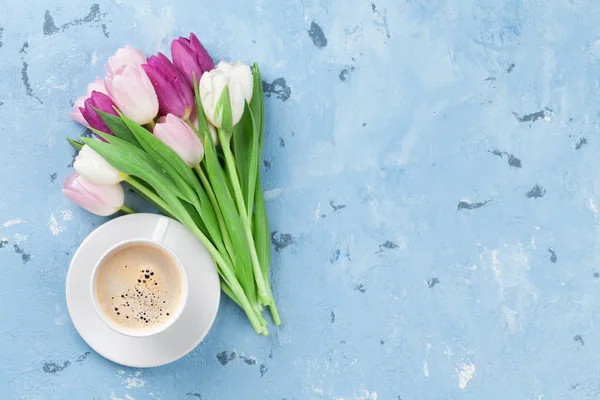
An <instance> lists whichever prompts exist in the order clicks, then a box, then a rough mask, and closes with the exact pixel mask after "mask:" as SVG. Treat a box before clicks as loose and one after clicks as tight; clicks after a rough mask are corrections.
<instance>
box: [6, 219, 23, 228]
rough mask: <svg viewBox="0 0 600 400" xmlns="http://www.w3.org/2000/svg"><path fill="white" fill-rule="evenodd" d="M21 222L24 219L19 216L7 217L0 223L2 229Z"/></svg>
mask: <svg viewBox="0 0 600 400" xmlns="http://www.w3.org/2000/svg"><path fill="white" fill-rule="evenodd" d="M23 222H25V221H23V220H22V219H21V218H15V219H9V220H8V221H5V222H4V223H3V224H2V229H5V228H10V227H11V226H13V225H18V224H22V223H23Z"/></svg>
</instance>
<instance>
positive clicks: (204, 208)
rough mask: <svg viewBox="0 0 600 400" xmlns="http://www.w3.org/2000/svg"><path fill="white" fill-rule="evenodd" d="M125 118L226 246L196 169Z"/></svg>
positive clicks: (218, 242)
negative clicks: (192, 168)
mask: <svg viewBox="0 0 600 400" xmlns="http://www.w3.org/2000/svg"><path fill="white" fill-rule="evenodd" d="M121 118H122V119H123V121H124V122H125V124H126V125H127V127H128V128H129V130H130V131H131V133H132V134H133V135H134V136H135V139H136V140H137V141H138V143H140V145H141V146H142V148H143V149H144V150H146V152H147V153H148V154H149V155H150V157H152V158H153V160H154V161H155V162H156V163H157V164H158V165H159V166H160V167H161V168H162V169H163V170H165V171H166V173H167V174H168V175H169V176H170V177H171V179H173V181H174V182H175V184H176V185H177V186H178V187H179V188H180V189H181V191H182V193H184V195H185V196H186V200H187V201H188V202H190V203H191V204H192V205H194V207H195V208H196V211H197V212H198V214H199V215H200V217H201V218H202V221H203V224H204V225H205V230H206V232H208V233H209V234H208V235H207V236H208V237H210V238H211V239H212V240H213V243H215V245H216V247H217V248H218V249H219V251H221V250H222V249H223V248H224V246H223V238H222V237H221V231H220V229H219V224H218V222H217V217H216V216H215V212H214V210H213V208H212V205H211V204H210V201H209V199H208V197H207V195H206V193H205V192H204V189H203V188H202V186H201V185H200V182H198V179H197V178H196V176H195V175H194V172H193V171H192V170H191V169H190V167H188V166H187V164H186V163H185V162H184V161H183V160H182V159H181V157H179V155H178V154H177V153H176V152H175V151H174V150H173V149H171V148H170V147H169V146H167V145H166V144H164V143H163V142H162V141H161V140H160V139H158V138H157V137H156V136H154V135H153V134H151V133H150V132H149V131H148V130H146V129H145V128H144V127H142V126H140V125H138V124H137V123H135V122H134V121H132V120H131V119H130V118H128V117H127V116H125V115H121Z"/></svg>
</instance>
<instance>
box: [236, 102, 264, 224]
mask: <svg viewBox="0 0 600 400" xmlns="http://www.w3.org/2000/svg"><path fill="white" fill-rule="evenodd" d="M256 129H257V128H256V124H255V123H254V118H253V116H252V112H251V111H250V108H249V107H248V103H245V105H244V114H243V115H242V119H241V120H240V122H239V123H238V124H237V125H236V126H235V127H234V128H233V153H234V155H235V164H236V168H237V172H238V176H239V178H240V184H241V186H242V194H243V196H244V202H245V205H246V210H247V211H248V215H247V218H250V217H251V216H252V208H253V204H254V191H255V190H254V189H255V187H256V175H257V172H258V162H259V161H258V160H259V159H260V154H259V148H258V133H257V130H256Z"/></svg>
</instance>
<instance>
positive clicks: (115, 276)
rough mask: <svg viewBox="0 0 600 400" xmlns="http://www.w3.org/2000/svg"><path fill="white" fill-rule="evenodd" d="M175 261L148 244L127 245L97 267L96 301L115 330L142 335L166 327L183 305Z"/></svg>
mask: <svg viewBox="0 0 600 400" xmlns="http://www.w3.org/2000/svg"><path fill="white" fill-rule="evenodd" d="M182 282H183V278H182V276H181V273H180V271H179V269H178V268H177V265H176V261H175V260H174V259H173V257H172V256H171V255H170V254H169V253H167V252H165V251H164V250H162V249H160V248H157V247H155V246H152V245H148V244H141V243H137V244H130V245H127V246H126V247H124V248H121V249H118V250H116V251H115V252H114V253H112V254H109V255H108V256H107V257H106V259H105V260H103V261H102V264H101V265H100V266H99V267H98V271H97V274H96V280H95V288H96V293H95V295H96V300H97V304H98V305H99V308H100V311H101V312H102V313H103V314H104V316H105V318H106V319H107V320H109V322H111V323H112V324H113V325H115V326H116V327H117V328H120V329H123V330H126V331H134V332H137V333H143V332H145V331H153V330H156V329H158V328H160V327H161V326H162V325H164V324H166V323H168V322H169V321H170V319H171V318H172V317H173V316H174V315H175V314H176V313H177V311H178V309H179V308H180V307H181V305H182V304H181V303H182V301H183V290H182Z"/></svg>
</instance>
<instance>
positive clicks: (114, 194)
mask: <svg viewBox="0 0 600 400" xmlns="http://www.w3.org/2000/svg"><path fill="white" fill-rule="evenodd" d="M62 192H63V195H64V196H65V197H66V198H68V199H69V200H71V201H72V202H74V203H75V204H77V205H78V206H80V207H82V208H83V209H85V210H87V211H89V212H91V213H94V214H96V215H100V216H102V217H105V216H108V215H112V214H114V213H116V212H117V211H119V210H120V209H121V208H122V207H123V203H124V201H125V193H124V192H123V187H121V185H120V184H118V183H117V184H114V185H98V184H95V183H92V182H90V181H88V180H86V179H85V178H83V177H81V176H79V175H78V174H77V173H73V174H71V175H69V176H68V177H67V179H66V180H65V183H64V184H63V189H62Z"/></svg>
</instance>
